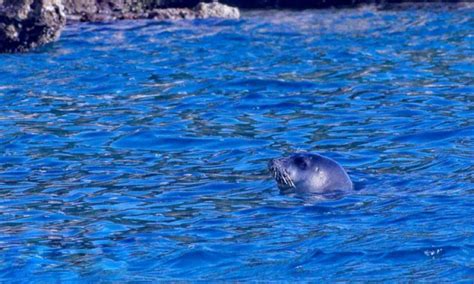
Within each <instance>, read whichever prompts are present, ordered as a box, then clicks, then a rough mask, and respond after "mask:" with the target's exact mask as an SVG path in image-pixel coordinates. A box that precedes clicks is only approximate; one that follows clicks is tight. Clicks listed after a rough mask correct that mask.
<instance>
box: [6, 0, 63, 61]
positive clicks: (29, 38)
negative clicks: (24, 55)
mask: <svg viewBox="0 0 474 284" xmlns="http://www.w3.org/2000/svg"><path fill="white" fill-rule="evenodd" d="M0 1H1V0H0ZM65 24H66V16H65V14H64V8H63V5H62V3H61V0H5V1H3V2H2V3H0V52H22V51H27V50H29V49H32V48H35V47H37V46H41V45H44V44H46V43H49V42H52V41H55V40H56V39H58V38H59V36H60V34H61V29H62V28H63V27H64V25H65Z"/></svg>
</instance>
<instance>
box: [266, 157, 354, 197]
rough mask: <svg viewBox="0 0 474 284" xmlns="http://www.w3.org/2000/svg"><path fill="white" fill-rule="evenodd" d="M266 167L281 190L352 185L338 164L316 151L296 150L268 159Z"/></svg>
mask: <svg viewBox="0 0 474 284" xmlns="http://www.w3.org/2000/svg"><path fill="white" fill-rule="evenodd" d="M268 169H269V170H270V173H271V174H272V175H273V177H274V178H275V180H276V182H277V184H278V187H279V188H280V189H281V190H288V189H292V188H293V189H295V190H296V191H297V192H301V193H327V192H332V191H349V190H352V189H353V185H352V181H351V179H350V178H349V176H348V175H347V173H346V171H345V170H344V169H343V168H342V166H341V165H339V164H338V163H337V162H336V161H334V160H332V159H330V158H327V157H324V156H321V155H318V154H311V153H297V154H292V155H291V156H289V157H283V158H278V159H272V160H270V162H269V163H268Z"/></svg>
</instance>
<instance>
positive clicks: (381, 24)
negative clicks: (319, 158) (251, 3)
mask: <svg viewBox="0 0 474 284" xmlns="http://www.w3.org/2000/svg"><path fill="white" fill-rule="evenodd" d="M473 94H474V10H473V9H472V7H471V8H469V7H467V8H463V9H429V8H428V9H406V10H401V11H378V10H377V9H375V8H373V7H365V8H361V9H354V10H320V11H299V12H296V11H265V12H263V11H257V12H244V13H243V17H242V18H241V19H240V20H215V19H214V20H196V21H177V22H159V21H136V22H128V21H123V22H115V23H102V24H79V23H75V24H74V23H73V24H70V25H69V26H68V27H67V28H66V30H65V31H64V33H63V35H62V38H61V40H60V41H59V42H57V43H55V44H53V45H50V46H48V47H45V48H42V49H39V50H36V51H35V52H32V53H28V54H16V55H0V281H1V282H12V281H18V282H33V283H41V282H53V281H61V282H64V281H65V282H69V281H74V282H75V281H84V282H90V283H94V282H97V281H99V280H101V281H105V282H111V281H157V280H267V281H268V280H289V281H297V280H306V281H355V280H359V281H364V280H374V281H421V280H424V281H432V282H435V281H449V282H451V281H462V280H463V281H466V282H472V281H474V218H473V215H474V163H473V161H474V159H473V157H474V95H473ZM301 150H304V151H311V152H317V153H321V154H324V155H326V156H329V157H332V158H333V159H336V160H337V161H339V162H340V163H341V164H342V165H343V166H344V167H345V168H346V169H347V170H348V172H349V175H350V176H351V178H352V179H353V181H354V182H355V184H356V186H357V190H356V191H354V192H353V193H350V194H347V195H345V196H343V197H342V198H338V199H326V200H318V199H316V198H314V199H313V198H308V197H302V196H298V195H292V194H286V193H282V192H280V191H279V190H278V189H277V187H276V185H275V182H274V181H273V180H272V178H271V177H270V175H269V173H268V172H267V168H266V164H267V161H268V160H269V159H270V158H274V157H278V156H281V155H284V154H287V153H290V152H294V151H301Z"/></svg>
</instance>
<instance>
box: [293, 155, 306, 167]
mask: <svg viewBox="0 0 474 284" xmlns="http://www.w3.org/2000/svg"><path fill="white" fill-rule="evenodd" d="M294 162H295V165H296V166H298V168H300V169H302V170H305V169H306V168H307V167H308V163H306V160H305V159H304V158H303V157H296V158H295V160H294Z"/></svg>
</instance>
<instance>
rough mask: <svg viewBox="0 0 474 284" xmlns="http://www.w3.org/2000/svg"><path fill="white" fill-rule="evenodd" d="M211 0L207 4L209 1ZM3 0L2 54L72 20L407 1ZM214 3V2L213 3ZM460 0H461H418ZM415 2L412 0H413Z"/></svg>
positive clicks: (39, 40) (55, 32)
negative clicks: (202, 0)
mask: <svg viewBox="0 0 474 284" xmlns="http://www.w3.org/2000/svg"><path fill="white" fill-rule="evenodd" d="M204 2H207V3H204ZM204 2H200V0H0V53H5V52H8V53H14V52H25V51H28V50H31V49H33V48H36V47H38V46H41V45H44V44H47V43H50V42H53V41H55V40H57V39H58V38H59V36H60V34H61V30H62V29H63V27H64V26H65V24H66V18H67V20H68V21H86V22H91V21H92V22H94V21H113V20H120V19H158V20H176V19H197V18H230V19H237V18H239V17H240V12H239V8H244V9H249V8H260V9H262V8H293V9H304V8H328V7H354V6H358V5H361V4H377V5H386V6H387V5H391V4H396V5H398V4H401V3H404V2H409V1H404V0H219V2H213V1H212V0H204ZM209 2H210V3H209ZM415 2H416V3H418V4H416V3H415V5H419V4H420V3H421V4H423V3H428V2H429V3H433V2H434V3H439V5H444V4H445V3H460V2H462V1H458V0H438V1H436V0H435V1H415ZM410 5H413V2H410Z"/></svg>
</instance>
